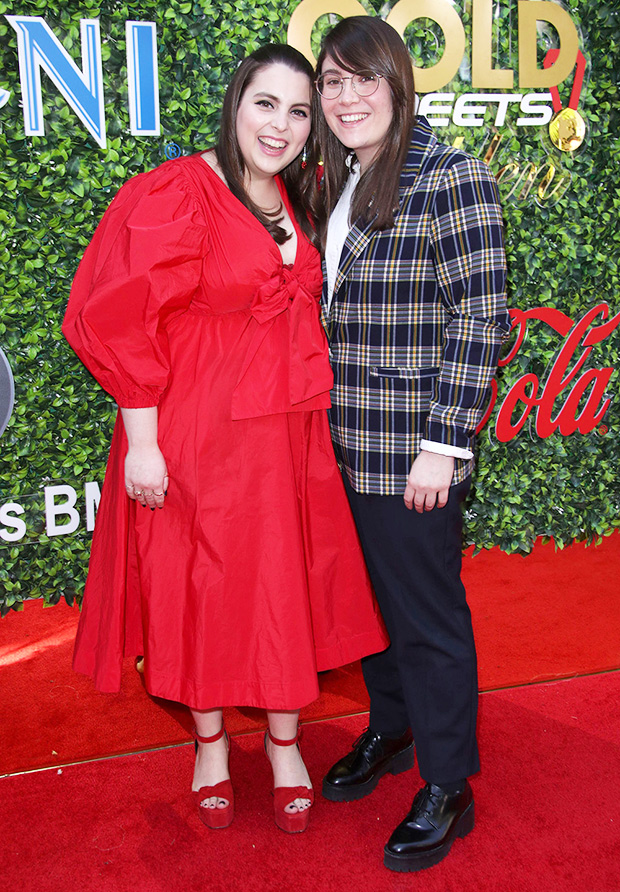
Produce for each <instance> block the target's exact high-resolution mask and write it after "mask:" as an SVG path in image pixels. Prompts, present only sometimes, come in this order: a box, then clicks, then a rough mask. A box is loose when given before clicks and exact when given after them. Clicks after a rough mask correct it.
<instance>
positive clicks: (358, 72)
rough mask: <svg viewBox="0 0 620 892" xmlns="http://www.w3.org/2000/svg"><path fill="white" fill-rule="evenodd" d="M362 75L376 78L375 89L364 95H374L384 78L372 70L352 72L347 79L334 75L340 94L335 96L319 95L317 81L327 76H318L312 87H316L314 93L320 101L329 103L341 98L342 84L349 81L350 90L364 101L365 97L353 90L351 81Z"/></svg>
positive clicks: (353, 84)
mask: <svg viewBox="0 0 620 892" xmlns="http://www.w3.org/2000/svg"><path fill="white" fill-rule="evenodd" d="M362 74H372V75H374V77H376V78H377V86H376V87H375V89H374V90H373V91H372V93H366V96H374V94H375V93H376V92H377V90H378V89H379V85H380V82H381V78H383V77H385V75H384V74H379V72H378V71H373V70H372V68H362V70H361V71H355V72H353V74H350V75H347V77H340V75H339V74H338V75H334V77H337V78H338V79H339V81H340V92H339V93H336V95H335V96H324V95H323V93H321V91H320V89H319V81H320V80H322V79H323V78H324V77H327V75H325V74H320V75H319V76H318V77H317V79H316V80H315V82H314V86H315V87H316V91H317V93H318V94H319V96H320V97H321V98H322V99H326V100H327V101H328V102H331V100H332V99H338V97H339V96H342V93H343V91H344V82H345V81H351V88H352V90H353V92H354V93H355V95H356V96H361V98H362V99H364V98H365V96H364V95H363V94H362V93H358V92H357V90H356V88H355V81H354V80H353V78H355V77H359V76H360V75H362Z"/></svg>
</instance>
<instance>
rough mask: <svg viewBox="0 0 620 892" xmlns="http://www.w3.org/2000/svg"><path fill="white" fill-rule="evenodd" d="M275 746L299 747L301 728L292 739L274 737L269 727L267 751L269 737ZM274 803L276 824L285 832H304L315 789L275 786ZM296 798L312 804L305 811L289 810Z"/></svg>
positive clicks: (266, 734) (267, 731)
mask: <svg viewBox="0 0 620 892" xmlns="http://www.w3.org/2000/svg"><path fill="white" fill-rule="evenodd" d="M268 737H269V740H270V741H271V742H272V743H273V744H274V745H275V746H295V745H297V749H299V738H300V737H301V728H299V727H298V728H297V734H296V735H295V737H293V739H292V740H279V739H278V738H277V737H274V736H273V734H272V733H271V731H270V730H269V729H267V730H266V731H265V752H267V738H268ZM267 758H269V756H267ZM273 797H274V801H273V805H274V815H275V821H276V825H277V826H278V827H279V828H280V830H284V832H285V833H302V832H303V831H304V830H305V829H306V828H307V826H308V822H309V820H310V807H311V806H312V805H313V803H314V790H313V789H312V787H275V788H274V791H273ZM295 799H309V800H310V805H309V806H308V808H304V810H303V811H297V812H288V811H286V807H287V805H291V803H292V802H294V801H295Z"/></svg>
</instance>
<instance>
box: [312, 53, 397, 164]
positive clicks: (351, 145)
mask: <svg viewBox="0 0 620 892" xmlns="http://www.w3.org/2000/svg"><path fill="white" fill-rule="evenodd" d="M352 73H353V72H351V71H347V70H346V69H344V68H341V67H340V66H339V65H337V64H336V62H335V61H334V60H333V59H332V57H331V56H330V55H329V54H328V55H327V56H325V59H324V61H323V65H322V66H321V74H322V75H329V74H335V75H337V76H338V77H346V78H350V77H351V74H352ZM321 108H322V109H323V114H324V115H325V120H326V122H327V125H328V127H329V129H330V130H331V131H332V133H333V134H334V135H335V136H336V137H337V138H338V139H339V140H340V142H341V143H342V144H343V145H344V146H346V147H347V149H352V150H353V151H354V152H355V154H356V155H357V158H358V161H359V163H360V167H361V169H362V172H363V171H364V170H365V169H366V168H367V167H368V165H369V164H370V163H371V162H372V160H373V158H374V157H375V156H376V155H377V153H378V152H379V151H380V149H381V146H382V144H383V142H384V140H385V138H386V136H387V133H388V130H389V128H390V124H391V123H392V117H393V114H394V111H393V106H392V93H391V91H390V87H389V84H388V83H387V80H386V79H385V78H381V80H380V82H379V87H378V89H377V91H376V93H373V94H372V96H358V95H357V93H356V92H355V90H354V89H353V87H352V82H351V80H346V81H345V82H344V86H343V89H342V93H341V94H340V96H338V97H337V98H336V99H325V98H324V97H323V96H321Z"/></svg>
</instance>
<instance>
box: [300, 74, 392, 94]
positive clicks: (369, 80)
mask: <svg viewBox="0 0 620 892" xmlns="http://www.w3.org/2000/svg"><path fill="white" fill-rule="evenodd" d="M382 77H383V75H382V74H377V72H376V71H356V72H355V74H352V75H351V76H350V77H340V75H339V74H322V75H321V76H320V77H317V79H316V81H315V84H316V88H317V90H318V91H319V93H320V94H321V96H322V97H323V99H337V98H338V97H339V96H340V94H341V93H342V91H343V90H344V82H345V81H351V86H352V87H353V89H354V90H355V92H356V93H357V95H358V96H372V94H373V93H376V92H377V90H378V89H379V81H380V80H381V78H382Z"/></svg>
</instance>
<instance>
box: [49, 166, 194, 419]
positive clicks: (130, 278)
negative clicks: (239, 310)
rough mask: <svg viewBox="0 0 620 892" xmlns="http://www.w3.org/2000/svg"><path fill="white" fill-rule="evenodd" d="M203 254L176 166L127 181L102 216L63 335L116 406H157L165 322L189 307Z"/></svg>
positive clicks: (165, 361)
mask: <svg viewBox="0 0 620 892" xmlns="http://www.w3.org/2000/svg"><path fill="white" fill-rule="evenodd" d="M176 165H178V167H175V166H176ZM207 251H208V233H207V227H206V223H205V220H204V216H203V213H202V211H201V208H200V204H199V202H198V200H197V199H196V197H195V196H194V194H193V193H192V190H191V187H190V185H189V183H188V181H186V179H185V177H184V175H183V170H182V166H181V163H180V162H174V161H169V162H166V163H165V164H163V165H162V166H161V167H159V168H156V169H155V170H153V171H150V172H149V173H146V174H140V175H139V176H137V177H134V178H133V179H132V180H130V181H129V182H128V183H126V184H125V185H124V186H123V187H122V188H121V189H120V191H119V192H118V194H117V196H116V198H115V199H114V201H113V202H112V204H111V205H110V207H109V208H108V210H107V211H106V213H105V214H104V216H103V219H102V221H101V223H100V224H99V226H98V228H97V230H96V232H95V235H94V237H93V239H92V241H91V243H90V244H89V246H88V248H87V249H86V252H85V254H84V257H83V258H82V262H81V263H80V266H79V268H78V271H77V274H76V276H75V279H74V281H73V286H72V289H71V295H70V297H69V304H68V307H67V312H66V314H65V319H64V323H63V334H64V335H65V337H66V338H67V340H68V341H69V343H70V345H71V346H72V347H73V349H74V350H75V352H76V353H77V355H78V356H79V358H80V359H81V360H82V362H83V363H84V365H85V366H86V367H87V368H88V369H89V371H90V372H91V373H92V374H93V375H94V376H95V378H96V379H97V381H99V383H100V384H101V386H102V387H103V388H104V389H105V390H107V391H108V393H110V394H111V395H112V396H113V397H114V399H115V400H116V401H117V403H118V404H119V406H123V407H126V408H140V407H146V406H155V405H157V404H158V402H159V399H160V397H161V394H162V393H163V391H164V390H165V388H166V385H167V383H168V377H169V374H170V362H169V348H168V338H167V325H168V324H169V322H170V320H171V319H172V318H174V317H176V316H178V315H179V314H180V313H182V312H183V311H184V310H185V309H186V308H187V307H188V306H189V304H190V303H191V300H192V297H193V295H194V294H195V292H196V289H197V287H198V284H199V281H200V275H201V269H202V263H203V258H204V256H205V254H206V252H207Z"/></svg>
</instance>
